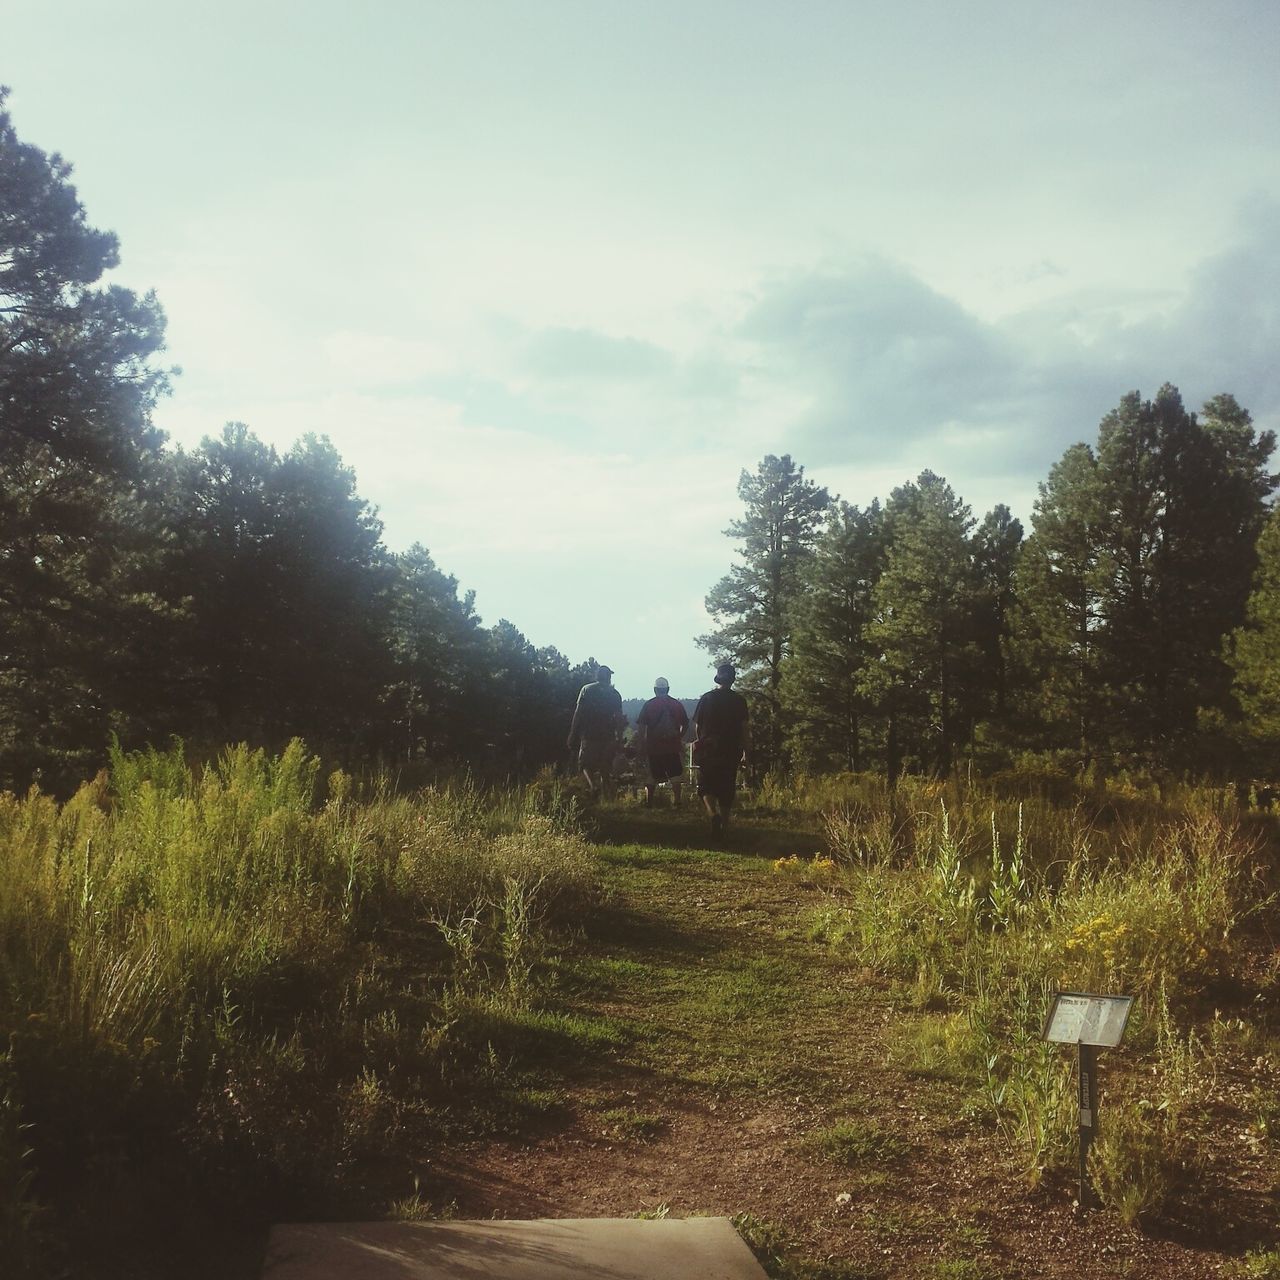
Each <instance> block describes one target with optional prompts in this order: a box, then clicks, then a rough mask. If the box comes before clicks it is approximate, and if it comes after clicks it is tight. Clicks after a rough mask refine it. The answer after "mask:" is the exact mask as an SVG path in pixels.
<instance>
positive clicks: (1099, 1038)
mask: <svg viewBox="0 0 1280 1280" xmlns="http://www.w3.org/2000/svg"><path fill="white" fill-rule="evenodd" d="M1132 1007H1133V997H1132V996H1099V995H1095V994H1094V993H1093V992H1091V991H1059V992H1058V994H1057V995H1056V996H1054V998H1053V1004H1052V1005H1050V1007H1049V1016H1048V1017H1047V1018H1045V1020H1044V1038H1045V1039H1046V1040H1052V1041H1054V1042H1055V1043H1056V1044H1074V1045H1078V1046H1079V1047H1080V1075H1079V1080H1078V1084H1079V1090H1078V1094H1077V1100H1078V1102H1079V1104H1080V1198H1079V1200H1078V1201H1077V1202H1076V1203H1077V1205H1078V1206H1079V1212H1080V1213H1081V1214H1082V1215H1083V1214H1084V1213H1085V1212H1086V1211H1087V1210H1088V1208H1089V1205H1090V1204H1091V1203H1092V1201H1093V1194H1092V1191H1091V1189H1090V1187H1089V1147H1090V1146H1091V1145H1092V1143H1093V1141H1094V1139H1095V1138H1097V1136H1098V1050H1099V1049H1100V1048H1101V1049H1114V1048H1115V1047H1116V1046H1117V1045H1118V1044H1119V1043H1120V1037H1121V1036H1123V1035H1124V1029H1125V1025H1126V1024H1127V1023H1128V1021H1129V1010H1130V1009H1131V1008H1132Z"/></svg>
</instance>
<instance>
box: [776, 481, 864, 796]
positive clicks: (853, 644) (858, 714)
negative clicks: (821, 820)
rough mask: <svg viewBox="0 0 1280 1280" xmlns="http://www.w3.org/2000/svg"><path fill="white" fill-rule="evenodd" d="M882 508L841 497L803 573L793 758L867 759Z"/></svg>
mask: <svg viewBox="0 0 1280 1280" xmlns="http://www.w3.org/2000/svg"><path fill="white" fill-rule="evenodd" d="M884 554H885V540H884V513H883V512H882V511H881V509H880V504H879V502H878V501H873V502H872V503H871V505H870V506H869V507H867V508H866V509H865V510H859V508H857V507H856V506H852V505H850V504H849V503H847V502H836V504H835V505H834V506H833V508H832V509H831V512H830V515H829V518H828V521H827V526H826V528H825V529H824V530H823V531H822V533H821V535H820V536H819V537H818V539H817V542H816V544H815V546H814V553H813V556H812V558H811V559H810V561H809V563H808V565H807V566H806V568H805V573H804V591H803V592H802V593H801V595H800V597H799V600H798V601H797V604H796V608H795V634H794V639H793V652H792V656H791V658H790V660H789V661H788V662H787V664H786V668H785V673H786V679H785V681H784V682H783V706H784V708H785V710H786V713H787V720H788V739H789V743H790V749H791V755H792V758H793V759H795V760H796V761H797V762H799V763H800V764H802V765H803V766H804V767H805V768H807V769H811V770H816V771H823V770H829V769H848V770H853V771H857V770H861V769H863V768H865V767H866V765H867V750H866V748H867V743H866V736H867V726H866V718H867V714H868V712H869V711H870V710H871V707H870V703H869V702H868V699H867V697H866V695H865V693H864V692H863V691H862V686H861V684H860V679H861V677H862V675H863V670H864V668H865V666H866V664H867V662H868V661H869V659H870V658H871V656H872V653H871V648H870V645H869V643H868V640H867V635H866V628H867V624H868V622H869V621H870V620H871V616H872V593H873V592H874V590H875V585H876V583H877V581H879V578H880V574H881V572H882V571H883V568H884Z"/></svg>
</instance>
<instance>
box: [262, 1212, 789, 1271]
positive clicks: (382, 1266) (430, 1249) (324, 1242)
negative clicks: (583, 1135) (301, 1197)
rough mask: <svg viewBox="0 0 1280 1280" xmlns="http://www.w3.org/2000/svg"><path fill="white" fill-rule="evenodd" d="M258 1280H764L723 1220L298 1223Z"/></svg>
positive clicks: (279, 1235) (276, 1244)
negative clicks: (659, 1278)
mask: <svg viewBox="0 0 1280 1280" xmlns="http://www.w3.org/2000/svg"><path fill="white" fill-rule="evenodd" d="M262 1277H263V1280H657V1278H658V1277H661V1280H765V1273H764V1271H763V1270H762V1269H761V1267H760V1264H759V1263H758V1262H757V1261H756V1260H755V1258H754V1257H753V1256H752V1253H751V1250H750V1249H748V1248H747V1246H746V1245H745V1244H744V1243H743V1242H742V1239H741V1237H740V1236H739V1235H738V1233H737V1232H736V1231H735V1230H734V1229H733V1226H732V1225H731V1224H730V1222H729V1219H728V1218H663V1219H637V1218H541V1219H538V1220H537V1221H533V1222H507V1221H492V1222H352V1223H304V1224H296V1225H286V1226H278V1227H274V1228H272V1231H271V1238H270V1240H269V1242H268V1244H267V1258H266V1262H265V1264H264V1265H263V1269H262Z"/></svg>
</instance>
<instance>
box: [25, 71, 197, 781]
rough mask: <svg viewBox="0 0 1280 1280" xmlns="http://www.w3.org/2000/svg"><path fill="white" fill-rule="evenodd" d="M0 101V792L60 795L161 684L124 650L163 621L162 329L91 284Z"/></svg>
mask: <svg viewBox="0 0 1280 1280" xmlns="http://www.w3.org/2000/svg"><path fill="white" fill-rule="evenodd" d="M4 99H5V91H4V90H0V606H2V608H0V785H5V786H17V787H21V786H23V785H25V783H26V782H27V781H28V780H30V778H31V777H32V776H34V775H36V774H39V775H40V777H41V779H42V781H44V782H45V783H46V784H48V785H54V786H58V785H70V784H71V783H73V782H74V781H76V780H78V778H79V776H80V775H81V774H82V772H83V770H84V769H85V768H87V767H89V766H90V764H91V763H92V761H93V760H94V759H95V757H100V756H101V754H102V752H103V751H104V750H105V746H106V739H107V736H108V733H109V732H110V730H111V729H112V728H117V727H119V726H120V725H121V723H122V718H123V719H125V720H129V719H131V718H137V717H138V716H140V715H142V714H143V712H144V708H145V706H146V705H148V704H150V705H154V704H155V702H156V692H157V689H156V681H157V680H158V679H159V678H160V677H161V676H162V675H163V672H155V671H151V672H149V671H148V669H147V663H146V662H145V661H144V660H143V657H144V655H143V651H142V650H140V649H139V647H138V644H137V643H136V642H137V641H138V640H139V639H140V638H141V637H144V636H147V635H151V636H154V633H155V631H156V630H157V628H159V629H160V630H163V627H164V622H165V619H166V618H167V617H169V616H171V615H172V614H173V613H174V612H175V610H174V607H173V602H171V601H165V600H163V599H161V598H159V596H158V595H157V591H156V588H157V585H158V582H159V577H158V576H157V569H156V563H155V556H154V554H153V553H154V552H155V550H156V549H157V545H158V543H159V542H160V541H161V540H162V539H163V537H164V536H165V532H164V530H163V528H162V527H159V526H158V525H157V524H156V517H157V516H158V514H159V513H160V512H161V510H162V503H161V502H160V501H159V500H158V498H157V490H158V489H159V488H160V486H161V484H162V478H163V470H164V468H163V464H162V461H161V456H160V446H161V443H162V436H161V434H160V433H159V432H158V431H157V430H156V429H155V428H154V427H153V425H152V423H151V411H152V408H153V406H154V403H155V400H156V397H157V396H158V395H160V394H161V393H162V391H163V390H164V389H165V386H166V382H165V375H164V373H163V372H162V371H159V370H157V369H155V368H154V367H153V366H152V365H151V364H150V359H151V357H152V356H154V355H155V354H156V353H157V352H158V351H159V350H161V348H162V345H163V334H164V319H163V316H162V314H161V312H160V308H159V306H158V305H157V303H156V301H155V298H154V297H153V296H152V295H150V294H148V295H147V296H145V297H142V298H139V297H137V296H136V295H135V294H133V293H131V292H129V291H128V290H127V289H122V288H120V287H118V286H109V287H99V284H98V282H99V281H100V280H101V279H102V277H103V275H104V274H105V273H106V272H108V271H109V270H110V269H111V268H113V267H114V266H116V265H117V263H118V260H119V251H118V245H117V242H116V238H115V236H113V235H111V234H110V233H108V232H103V231H98V230H95V229H94V228H92V227H90V226H89V225H88V224H87V221H86V218H85V212H84V209H83V208H82V206H81V205H80V202H79V200H78V198H77V196H76V191H75V188H74V187H73V186H72V185H71V182H70V176H71V166H70V165H69V164H67V163H66V161H65V160H63V159H62V158H61V157H60V156H58V155H57V154H53V155H48V154H46V153H45V152H43V151H41V150H39V149H38V148H36V147H33V146H31V145H29V144H26V143H22V142H20V141H19V140H18V138H17V135H16V133H15V131H14V128H13V125H12V122H11V120H10V117H9V113H8V112H7V111H6V110H5V109H4ZM157 648H158V649H163V648H164V646H163V644H161V645H159V646H156V645H154V644H152V645H151V646H150V649H151V651H152V652H155V651H156V650H157ZM148 677H150V679H148Z"/></svg>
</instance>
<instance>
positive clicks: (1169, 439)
mask: <svg viewBox="0 0 1280 1280" xmlns="http://www.w3.org/2000/svg"><path fill="white" fill-rule="evenodd" d="M1274 445H1275V440H1274V437H1273V436H1272V435H1271V433H1269V432H1264V433H1262V434H1260V435H1259V434H1255V432H1254V429H1253V426H1252V423H1251V421H1250V419H1249V415H1248V414H1247V413H1245V411H1244V410H1243V409H1241V408H1240V406H1239V405H1237V404H1236V402H1235V401H1234V400H1233V399H1232V398H1231V397H1229V396H1219V397H1217V398H1216V399H1214V400H1212V401H1210V403H1209V404H1208V405H1207V406H1206V409H1205V416H1204V421H1203V422H1199V421H1197V419H1196V417H1195V415H1194V414H1191V413H1189V412H1188V411H1187V410H1186V409H1185V408H1184V407H1183V404H1182V399H1181V397H1180V396H1179V394H1178V392H1177V389H1176V388H1174V387H1172V386H1168V385H1166V386H1164V387H1162V388H1161V389H1160V391H1159V392H1158V393H1157V394H1156V396H1155V398H1154V399H1153V400H1150V401H1144V400H1142V398H1141V397H1140V396H1139V395H1138V393H1137V392H1133V393H1130V394H1129V395H1126V396H1125V397H1124V398H1123V399H1122V400H1121V402H1120V404H1119V406H1118V407H1117V408H1116V409H1114V410H1112V411H1111V412H1110V413H1108V414H1107V415H1106V417H1104V418H1103V420H1102V423H1101V424H1100V427H1099V431H1098V445H1097V450H1096V453H1095V452H1093V451H1090V450H1088V449H1087V448H1086V447H1085V446H1084V445H1077V446H1074V447H1073V448H1072V449H1071V450H1068V452H1067V454H1066V455H1065V456H1064V458H1063V460H1062V462H1061V463H1059V464H1058V467H1056V468H1055V470H1054V473H1053V474H1052V475H1051V477H1050V484H1049V486H1048V487H1047V489H1042V495H1041V501H1040V503H1038V504H1037V510H1036V514H1035V516H1034V517H1033V522H1032V523H1033V528H1034V532H1033V534H1032V537H1031V538H1030V539H1029V540H1028V546H1027V549H1026V554H1025V555H1024V557H1023V563H1022V565H1021V566H1020V570H1019V574H1018V586H1019V592H1018V594H1019V606H1018V624H1017V627H1016V632H1017V634H1016V636H1015V639H1014V643H1013V646H1012V647H1013V649H1014V651H1015V652H1016V654H1017V657H1018V661H1019V663H1020V669H1021V673H1022V681H1021V683H1022V686H1023V691H1024V692H1023V702H1024V706H1030V707H1031V708H1032V710H1033V712H1034V714H1033V720H1034V721H1035V722H1037V723H1038V725H1039V726H1040V729H1041V730H1043V731H1046V732H1048V733H1049V734H1050V735H1052V734H1054V733H1055V726H1057V727H1059V728H1065V727H1066V726H1067V725H1068V724H1070V725H1072V726H1073V730H1072V732H1073V735H1074V737H1075V745H1076V746H1077V747H1078V748H1079V750H1080V752H1081V755H1082V758H1085V759H1087V758H1090V757H1091V756H1093V755H1094V754H1095V753H1096V752H1098V751H1099V750H1102V751H1104V752H1105V753H1106V754H1107V755H1108V756H1110V757H1123V758H1125V759H1139V760H1142V761H1144V762H1149V763H1159V764H1173V765H1180V766H1187V765H1191V764H1197V763H1207V762H1201V761H1198V759H1197V756H1196V751H1197V745H1198V743H1197V736H1196V735H1197V733H1198V731H1199V727H1200V724H1201V721H1202V716H1203V714H1204V713H1205V712H1206V711H1210V710H1212V711H1216V712H1219V713H1220V712H1221V710H1222V709H1223V707H1224V706H1225V704H1226V700H1227V693H1228V687H1229V683H1230V672H1229V670H1228V668H1227V667H1226V665H1225V663H1224V661H1223V657H1222V642H1223V638H1224V636H1225V635H1226V634H1227V633H1228V632H1229V631H1231V630H1232V629H1233V628H1235V627H1237V626H1238V625H1239V624H1240V622H1241V620H1242V618H1243V610H1244V605H1245V599H1246V594H1247V581H1248V574H1249V573H1250V571H1251V569H1252V566H1253V564H1254V543H1255V539H1256V536H1257V531H1258V529H1259V528H1260V526H1261V522H1262V520H1263V518H1264V516H1265V513H1266V497H1267V495H1268V494H1269V493H1270V492H1271V491H1272V490H1273V489H1274V487H1275V483H1276V480H1275V477H1274V476H1272V475H1271V474H1270V473H1268V471H1267V470H1266V465H1267V461H1268V459H1269V457H1270V455H1271V452H1272V450H1273V449H1274ZM1033 740H1034V737H1033ZM1058 745H1066V744H1065V742H1063V741H1062V739H1061V737H1059V738H1058Z"/></svg>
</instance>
